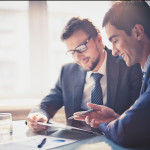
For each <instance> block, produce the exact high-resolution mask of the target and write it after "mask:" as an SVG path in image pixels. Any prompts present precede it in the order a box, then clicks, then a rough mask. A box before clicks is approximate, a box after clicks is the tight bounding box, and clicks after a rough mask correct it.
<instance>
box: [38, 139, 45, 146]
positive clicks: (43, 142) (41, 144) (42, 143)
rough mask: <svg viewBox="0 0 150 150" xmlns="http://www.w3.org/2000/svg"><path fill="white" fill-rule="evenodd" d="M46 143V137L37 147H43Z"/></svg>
mask: <svg viewBox="0 0 150 150" xmlns="http://www.w3.org/2000/svg"><path fill="white" fill-rule="evenodd" d="M45 143H46V138H44V139H43V140H42V142H41V143H40V144H39V145H38V146H37V147H38V148H42V147H43V145H44V144H45Z"/></svg>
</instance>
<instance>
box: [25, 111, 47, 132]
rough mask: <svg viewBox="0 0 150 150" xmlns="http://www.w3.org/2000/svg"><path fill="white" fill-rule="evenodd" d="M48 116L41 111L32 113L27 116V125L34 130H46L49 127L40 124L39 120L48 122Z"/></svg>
mask: <svg viewBox="0 0 150 150" xmlns="http://www.w3.org/2000/svg"><path fill="white" fill-rule="evenodd" d="M47 121H48V118H47V117H46V116H45V115H43V114H39V113H30V114H29V115H28V117H27V125H28V127H29V129H30V130H31V131H32V132H41V131H44V130H46V129H47V128H48V127H47V126H43V125H39V124H38V123H37V122H44V123H47Z"/></svg>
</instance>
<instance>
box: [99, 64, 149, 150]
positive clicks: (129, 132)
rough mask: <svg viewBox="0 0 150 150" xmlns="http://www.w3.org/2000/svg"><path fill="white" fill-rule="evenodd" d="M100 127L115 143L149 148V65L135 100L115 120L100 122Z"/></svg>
mask: <svg viewBox="0 0 150 150" xmlns="http://www.w3.org/2000/svg"><path fill="white" fill-rule="evenodd" d="M99 127H100V129H101V130H102V131H103V132H104V133H105V135H106V136H107V137H108V138H110V139H111V140H113V141H114V142H115V143H117V144H120V145H123V146H126V147H138V146H148V147H149V149H150V66H149V68H148V71H147V73H146V76H145V80H144V83H143V87H142V92H141V95H140V97H139V98H138V99H137V101H136V102H135V103H134V105H132V106H131V107H130V109H128V110H127V111H126V112H125V113H123V114H122V115H121V116H120V117H119V118H118V119H117V120H115V121H112V122H110V123H105V124H101V125H100V126H99Z"/></svg>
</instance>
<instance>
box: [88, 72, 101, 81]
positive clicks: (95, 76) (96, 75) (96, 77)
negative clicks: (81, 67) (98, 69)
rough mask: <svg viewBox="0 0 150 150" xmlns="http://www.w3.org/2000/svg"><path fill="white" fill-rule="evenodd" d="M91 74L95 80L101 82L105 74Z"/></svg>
mask: <svg viewBox="0 0 150 150" xmlns="http://www.w3.org/2000/svg"><path fill="white" fill-rule="evenodd" d="M91 76H92V77H93V79H94V81H95V82H99V81H100V79H101V78H102V76H103V75H102V74H100V73H92V74H91Z"/></svg>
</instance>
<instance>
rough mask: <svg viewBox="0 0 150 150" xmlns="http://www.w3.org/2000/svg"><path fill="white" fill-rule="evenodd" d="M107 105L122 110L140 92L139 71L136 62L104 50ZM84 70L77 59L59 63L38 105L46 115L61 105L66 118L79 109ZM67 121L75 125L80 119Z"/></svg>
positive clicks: (119, 111) (84, 75) (51, 115)
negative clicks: (129, 63) (56, 76)
mask: <svg viewBox="0 0 150 150" xmlns="http://www.w3.org/2000/svg"><path fill="white" fill-rule="evenodd" d="M107 55H108V58H107V104H106V105H107V106H108V107H110V108H112V109H114V110H115V112H117V113H119V114H121V113H123V112H124V111H125V110H126V109H128V108H129V107H130V106H131V105H132V104H133V103H134V101H135V100H136V99H137V97H138V96H139V94H140V89H141V83H142V73H141V68H140V66H139V65H135V66H133V67H130V68H129V67H127V66H126V64H125V62H124V61H123V60H122V59H121V58H120V57H114V56H112V54H111V51H110V50H107ZM85 77H86V71H84V70H83V69H82V68H81V67H80V66H79V65H77V64H76V63H71V64H67V65H65V66H63V67H62V69H61V73H60V76H59V79H58V81H57V83H56V85H55V87H54V88H53V89H51V90H50V94H49V95H47V96H46V97H45V98H44V99H43V100H42V102H41V104H40V108H41V109H42V110H44V111H45V112H46V114H47V116H48V118H52V117H53V116H54V114H55V113H56V112H57V110H58V109H60V108H61V107H62V106H64V107H65V113H66V118H68V117H70V116H72V115H73V113H74V112H77V111H81V101H82V96H83V90H84V83H85ZM67 123H68V125H73V126H78V123H79V121H75V120H67Z"/></svg>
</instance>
